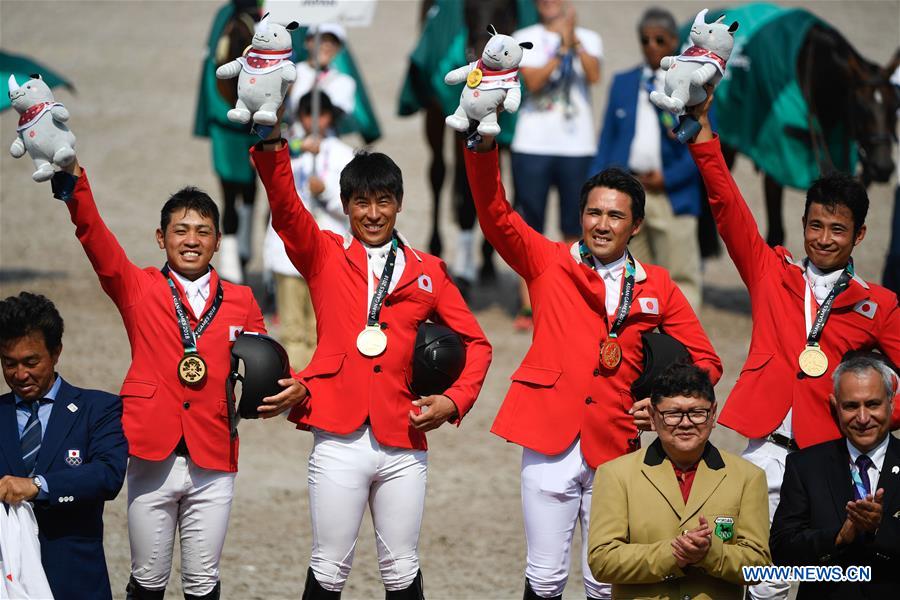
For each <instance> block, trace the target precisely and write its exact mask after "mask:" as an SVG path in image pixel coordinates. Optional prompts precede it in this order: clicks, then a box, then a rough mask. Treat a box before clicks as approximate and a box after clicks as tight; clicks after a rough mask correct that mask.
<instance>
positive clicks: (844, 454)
mask: <svg viewBox="0 0 900 600" xmlns="http://www.w3.org/2000/svg"><path fill="white" fill-rule="evenodd" d="M832 450H833V455H832V456H833V459H832V460H830V461H828V464H827V465H826V466H825V479H826V480H827V481H828V489H829V490H830V491H831V501H832V504H833V505H834V510H835V512H836V513H837V517H838V522H839V523H843V522H844V519H845V518H846V517H847V503H848V502H850V501H851V500H853V491H852V485H853V484H852V482H851V480H850V452H849V451H848V450H847V439H846V438H843V437H842V438H840V439H838V440H834V441H833V442H832ZM885 463H887V460H885Z"/></svg>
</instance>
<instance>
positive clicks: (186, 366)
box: [178, 352, 206, 385]
mask: <svg viewBox="0 0 900 600" xmlns="http://www.w3.org/2000/svg"><path fill="white" fill-rule="evenodd" d="M178 379H180V380H181V382H182V383H183V384H185V385H198V384H200V383H203V380H204V379H206V362H205V361H204V360H203V358H201V357H200V355H199V354H197V353H195V352H192V353H190V354H185V355H184V356H183V357H182V358H181V360H180V361H179V362H178Z"/></svg>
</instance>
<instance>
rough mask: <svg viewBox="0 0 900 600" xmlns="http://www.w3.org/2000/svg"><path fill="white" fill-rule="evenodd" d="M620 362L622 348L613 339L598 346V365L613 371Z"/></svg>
mask: <svg viewBox="0 0 900 600" xmlns="http://www.w3.org/2000/svg"><path fill="white" fill-rule="evenodd" d="M620 362H622V346H620V345H619V342H617V341H616V340H615V339H614V338H609V339H608V340H606V341H605V342H603V343H602V344H600V364H601V365H603V366H604V367H606V368H607V369H615V368H616V367H618V366H619V363H620Z"/></svg>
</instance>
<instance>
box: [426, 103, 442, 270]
mask: <svg viewBox="0 0 900 600" xmlns="http://www.w3.org/2000/svg"><path fill="white" fill-rule="evenodd" d="M425 138H426V140H427V141H428V147H429V148H430V149H431V162H430V163H429V165H428V178H429V181H430V182H431V199H432V207H433V209H432V212H431V239H430V240H429V242H428V251H429V252H430V253H431V254H433V255H435V256H440V255H441V252H442V251H443V244H442V243H441V231H440V227H439V225H438V223H439V222H440V215H441V189H442V188H443V187H444V177H446V175H447V165H446V164H445V163H444V117H443V115H442V113H441V109H440V106H438V104H437V101H433V102H432V103H431V104H429V105H428V108H426V110H425Z"/></svg>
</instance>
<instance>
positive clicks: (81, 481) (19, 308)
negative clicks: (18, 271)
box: [0, 292, 128, 600]
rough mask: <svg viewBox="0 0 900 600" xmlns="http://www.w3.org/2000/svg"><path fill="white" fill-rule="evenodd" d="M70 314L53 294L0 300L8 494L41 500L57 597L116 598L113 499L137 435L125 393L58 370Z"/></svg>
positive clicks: (2, 447) (3, 465) (1, 434)
mask: <svg viewBox="0 0 900 600" xmlns="http://www.w3.org/2000/svg"><path fill="white" fill-rule="evenodd" d="M62 332H63V320H62V317H60V315H59V312H57V310H56V307H55V306H54V305H53V303H52V302H51V301H50V300H48V299H47V298H45V297H44V296H38V295H35V294H30V293H28V292H22V293H20V294H19V295H18V296H10V297H9V298H7V299H6V300H3V301H2V302H0V363H2V367H3V378H4V379H5V380H6V384H7V385H8V386H9V387H10V389H11V390H12V393H8V394H3V395H2V396H0V502H6V503H8V504H15V503H18V502H23V501H31V502H33V503H34V513H35V516H36V517H37V522H38V528H39V534H38V538H39V540H40V543H41V562H42V563H43V567H44V572H45V573H46V574H47V580H48V581H49V583H50V589H51V590H52V591H53V595H54V596H55V597H56V598H65V599H67V600H73V599H80V598H84V599H86V600H87V599H91V600H94V599H101V598H112V594H111V592H110V586H109V574H108V573H107V570H106V557H105V556H104V554H103V503H104V502H105V501H106V500H112V499H113V498H115V497H116V495H117V494H118V493H119V489H120V488H121V487H122V482H123V480H124V478H125V463H126V461H127V459H128V444H127V442H126V441H125V435H124V434H123V433H122V403H121V401H120V400H119V397H118V396H114V395H112V394H107V393H105V392H99V391H96V390H85V389H80V388H76V387H74V386H72V385H70V384H69V383H67V382H65V381H64V380H63V379H62V377H60V376H59V375H57V374H56V372H55V367H56V363H57V361H58V360H59V355H60V353H61V352H62Z"/></svg>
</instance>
